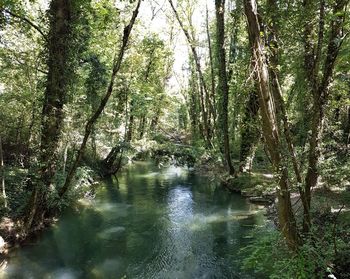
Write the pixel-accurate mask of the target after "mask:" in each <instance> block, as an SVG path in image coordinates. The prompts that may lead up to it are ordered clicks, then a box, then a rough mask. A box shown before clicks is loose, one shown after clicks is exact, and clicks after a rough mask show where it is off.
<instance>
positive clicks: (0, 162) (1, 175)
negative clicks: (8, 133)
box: [0, 136, 7, 208]
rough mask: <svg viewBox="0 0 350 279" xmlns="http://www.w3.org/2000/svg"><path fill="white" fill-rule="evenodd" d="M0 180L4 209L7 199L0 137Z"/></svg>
mask: <svg viewBox="0 0 350 279" xmlns="http://www.w3.org/2000/svg"><path fill="white" fill-rule="evenodd" d="M0 180H1V190H2V198H3V199H4V207H5V208H6V207H7V197H6V189H5V169H4V156H3V152H2V141H1V136H0Z"/></svg>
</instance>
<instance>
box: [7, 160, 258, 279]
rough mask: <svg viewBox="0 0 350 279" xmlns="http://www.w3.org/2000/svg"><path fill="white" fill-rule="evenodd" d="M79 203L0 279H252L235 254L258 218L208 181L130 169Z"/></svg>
mask: <svg viewBox="0 0 350 279" xmlns="http://www.w3.org/2000/svg"><path fill="white" fill-rule="evenodd" d="M82 203H83V204H84V205H81V206H79V210H67V211H66V212H65V213H64V214H63V216H62V217H61V218H60V221H59V222H58V223H57V224H56V225H54V226H53V227H52V228H50V229H48V230H46V231H45V232H43V233H41V234H40V237H38V239H36V240H35V241H32V243H30V244H28V245H25V246H24V247H21V248H20V249H15V250H14V251H13V252H12V253H11V255H10V259H9V260H8V266H7V268H6V270H5V272H4V273H3V274H2V275H1V276H0V277H1V278H26V279H27V278H34V279H37V278H60V279H71V278H140V279H141V278H142V279H148V278H161V279H163V278H164V279H165V278H179V279H186V278H255V277H254V276H253V275H252V274H248V273H245V272H243V271H242V270H241V268H240V267H241V261H242V253H239V251H240V249H241V248H243V247H244V246H245V245H247V244H248V243H249V241H251V239H250V238H249V235H250V232H251V230H252V229H253V228H254V227H255V226H257V225H262V224H263V223H264V222H265V218H264V216H263V211H262V210H260V209H259V208H257V206H254V205H251V204H249V203H248V202H247V201H246V200H245V199H244V198H242V197H241V196H240V195H235V194H231V193H229V192H227V191H225V190H224V189H222V188H221V187H220V186H219V185H216V183H215V182H213V181H210V180H209V179H208V177H204V176H199V175H197V174H195V173H194V172H192V171H190V170H188V169H186V168H181V167H175V166H170V167H163V168H158V167H157V166H156V165H154V164H153V163H149V162H148V163H136V164H133V165H131V166H130V167H128V168H127V169H125V170H124V171H123V172H122V173H121V174H120V175H119V176H118V181H117V180H116V179H113V180H112V179H111V180H107V181H104V183H102V184H101V185H100V187H98V190H97V193H96V198H95V199H94V200H93V201H90V202H88V201H83V202H82ZM256 278H258V277H256ZM259 278H260V277H259Z"/></svg>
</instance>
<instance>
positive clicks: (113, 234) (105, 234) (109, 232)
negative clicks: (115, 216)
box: [97, 227, 125, 239]
mask: <svg viewBox="0 0 350 279" xmlns="http://www.w3.org/2000/svg"><path fill="white" fill-rule="evenodd" d="M124 232H125V227H112V228H109V229H106V230H104V231H102V232H100V233H98V234H97V236H98V237H99V238H102V239H114V238H117V237H119V236H120V235H121V234H123V233H124Z"/></svg>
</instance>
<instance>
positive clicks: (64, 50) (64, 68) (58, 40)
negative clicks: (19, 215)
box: [25, 0, 73, 230]
mask: <svg viewBox="0 0 350 279" xmlns="http://www.w3.org/2000/svg"><path fill="white" fill-rule="evenodd" d="M49 13H50V33H49V40H48V50H49V54H48V55H49V56H48V62H47V63H48V75H47V82H46V90H45V95H44V103H43V110H42V119H41V146H40V155H39V162H40V164H41V167H40V173H39V179H38V180H37V181H35V182H34V190H33V192H32V196H31V199H30V203H29V207H30V210H28V212H29V214H28V215H27V217H26V225H25V227H26V229H27V230H28V229H30V228H31V227H32V226H33V220H34V219H35V223H37V224H41V223H42V221H43V216H44V211H45V210H46V208H45V207H46V196H47V191H48V188H49V187H50V185H51V184H52V183H53V179H54V176H55V174H56V168H57V159H58V158H57V156H58V154H57V153H58V148H59V140H60V137H61V132H62V127H63V118H64V112H63V106H64V104H65V103H66V99H67V90H68V82H69V79H70V76H69V75H70V66H71V65H70V59H71V57H70V56H71V55H70V48H69V46H70V45H71V43H72V40H73V37H72V28H71V27H72V26H71V25H72V5H71V3H70V1H68V0H52V1H51V4H50V10H49Z"/></svg>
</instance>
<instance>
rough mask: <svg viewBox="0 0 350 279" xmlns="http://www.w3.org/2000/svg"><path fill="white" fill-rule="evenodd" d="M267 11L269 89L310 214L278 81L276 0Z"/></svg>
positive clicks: (302, 196) (305, 212)
mask: <svg viewBox="0 0 350 279" xmlns="http://www.w3.org/2000/svg"><path fill="white" fill-rule="evenodd" d="M267 5H268V12H269V20H268V22H269V25H268V30H269V34H268V38H269V39H268V46H269V54H270V56H269V74H270V77H271V83H270V85H271V91H272V93H273V96H274V98H275V101H276V114H277V118H278V122H279V123H280V122H282V124H283V132H284V136H285V139H286V143H287V149H288V152H289V155H290V158H291V161H292V165H293V169H294V173H295V176H296V179H297V183H298V184H297V185H298V191H299V194H300V198H301V201H302V204H303V208H304V215H306V216H308V215H309V214H310V212H309V208H308V205H307V202H306V198H305V193H304V190H303V188H302V185H301V184H302V178H301V172H300V167H299V163H298V160H297V157H296V154H295V148H294V144H293V139H292V136H291V132H290V127H289V122H288V115H287V111H286V108H285V103H284V100H283V97H282V89H281V86H280V83H279V74H278V66H279V45H278V27H279V26H278V12H279V10H278V5H277V2H276V0H268V1H267Z"/></svg>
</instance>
